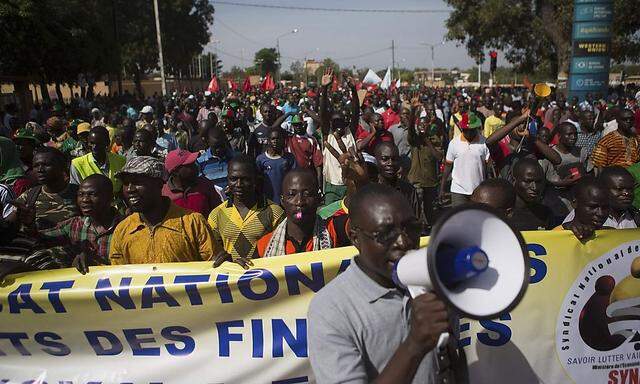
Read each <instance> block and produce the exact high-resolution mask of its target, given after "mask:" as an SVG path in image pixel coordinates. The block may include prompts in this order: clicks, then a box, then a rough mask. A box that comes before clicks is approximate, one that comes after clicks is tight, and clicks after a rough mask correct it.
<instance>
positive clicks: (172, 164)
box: [164, 149, 200, 173]
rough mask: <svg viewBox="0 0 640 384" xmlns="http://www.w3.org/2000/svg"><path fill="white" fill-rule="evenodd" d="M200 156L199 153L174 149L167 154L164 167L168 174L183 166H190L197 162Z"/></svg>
mask: <svg viewBox="0 0 640 384" xmlns="http://www.w3.org/2000/svg"><path fill="white" fill-rule="evenodd" d="M198 156H200V154H199V153H198V152H189V151H185V150H184V149H174V150H173V151H171V152H169V153H168V154H167V157H166V158H165V159H164V167H165V169H166V170H167V172H168V173H171V172H173V171H174V170H175V169H176V168H178V167H179V166H181V165H189V164H193V163H195V162H196V159H197V158H198Z"/></svg>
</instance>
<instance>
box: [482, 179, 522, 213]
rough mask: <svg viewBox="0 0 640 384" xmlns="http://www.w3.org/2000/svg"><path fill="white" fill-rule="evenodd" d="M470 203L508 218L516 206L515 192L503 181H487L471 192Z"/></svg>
mask: <svg viewBox="0 0 640 384" xmlns="http://www.w3.org/2000/svg"><path fill="white" fill-rule="evenodd" d="M471 201H473V202H474V203H479V204H484V205H488V206H490V207H492V208H494V209H496V210H498V211H500V212H502V213H503V214H504V215H505V216H507V217H508V216H510V215H511V213H512V211H513V207H514V206H515V204H516V191H515V189H514V187H513V185H511V183H509V182H508V181H507V180H505V179H487V180H485V181H483V182H482V183H480V185H478V186H477V187H476V189H475V190H474V191H473V194H472V195H471Z"/></svg>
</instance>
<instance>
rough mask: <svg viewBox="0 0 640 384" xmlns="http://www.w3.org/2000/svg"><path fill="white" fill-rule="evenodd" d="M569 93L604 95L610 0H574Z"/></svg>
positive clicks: (609, 26)
mask: <svg viewBox="0 0 640 384" xmlns="http://www.w3.org/2000/svg"><path fill="white" fill-rule="evenodd" d="M573 7H574V8H573V33H572V34H571V36H572V42H571V43H572V44H571V66H570V68H569V83H568V85H569V97H578V98H580V99H582V98H584V96H585V95H586V94H587V93H589V92H590V93H600V94H601V95H603V96H604V95H605V94H606V92H607V88H608V85H609V63H610V55H611V21H612V19H613V4H612V1H611V0H608V1H597V0H574V3H573Z"/></svg>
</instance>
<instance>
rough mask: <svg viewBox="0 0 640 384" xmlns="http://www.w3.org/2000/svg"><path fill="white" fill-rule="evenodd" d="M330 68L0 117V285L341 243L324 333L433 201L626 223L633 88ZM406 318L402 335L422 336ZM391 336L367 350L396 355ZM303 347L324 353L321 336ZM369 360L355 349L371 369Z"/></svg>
mask: <svg viewBox="0 0 640 384" xmlns="http://www.w3.org/2000/svg"><path fill="white" fill-rule="evenodd" d="M336 77H337V75H336V74H334V73H333V72H332V71H331V70H328V71H326V72H325V73H324V75H323V76H322V78H321V81H320V83H319V84H318V85H317V86H315V85H312V86H307V87H305V88H297V87H278V88H277V89H275V90H273V91H265V90H261V89H259V88H255V89H252V90H251V91H250V92H239V91H236V90H228V91H223V92H218V93H215V94H212V93H210V92H208V91H182V92H178V91H173V92H172V93H170V94H169V95H167V96H166V97H161V96H158V95H154V96H152V97H148V98H146V99H145V98H141V97H136V96H133V95H130V94H128V93H125V94H123V95H117V96H111V97H106V96H97V97H95V98H93V99H92V100H85V99H84V98H82V97H80V96H78V95H76V96H75V97H74V98H72V99H71V100H68V101H66V102H63V101H61V100H59V101H57V102H55V103H54V104H52V105H46V104H43V105H36V106H34V108H33V109H32V110H31V111H29V112H28V113H23V114H20V113H19V111H18V109H17V108H16V106H15V105H8V106H6V107H5V108H4V111H3V116H2V119H0V134H1V135H0V208H1V212H2V215H1V219H0V231H1V233H2V235H1V236H0V267H1V268H0V274H1V275H2V276H4V275H6V274H8V273H14V272H19V271H30V270H45V269H54V268H66V267H75V268H77V269H78V270H79V271H80V272H82V273H90V271H89V268H90V266H94V265H109V264H111V265H115V264H136V263H165V262H185V261H205V260H209V261H211V262H213V266H214V267H218V266H219V265H221V264H222V263H224V262H226V261H231V262H235V263H238V264H240V265H242V266H243V267H245V268H249V267H251V266H252V265H253V263H252V259H256V258H260V257H274V256H282V255H288V254H294V253H303V252H308V251H314V250H322V249H330V248H336V247H342V246H347V245H355V246H356V248H357V249H358V252H359V256H358V258H357V259H356V266H354V267H353V268H352V269H350V270H348V273H345V274H343V275H344V277H341V278H340V279H336V283H335V284H334V285H333V291H335V289H340V292H341V293H344V294H347V295H346V296H345V295H344V294H341V293H340V292H339V293H338V294H336V295H334V296H329V295H330V292H333V291H332V290H327V291H324V290H323V292H324V294H322V295H319V296H318V299H317V303H316V304H317V305H312V307H311V312H310V318H312V319H314V320H313V321H315V323H316V324H323V327H328V328H332V327H337V326H339V325H340V324H337V323H336V322H335V318H334V317H331V316H328V315H327V313H328V312H326V308H327V307H331V308H334V310H335V311H340V308H341V307H340V306H341V305H345V303H347V302H349V301H350V300H351V304H349V305H355V306H363V305H362V303H360V304H358V303H357V302H356V301H357V300H358V299H356V298H355V297H352V296H353V295H355V293H354V292H356V290H352V289H350V288H357V289H360V290H366V291H367V292H368V293H367V295H366V296H367V300H369V301H368V303H373V301H375V300H377V299H378V298H380V297H382V296H384V295H385V294H386V293H387V292H388V291H389V289H390V288H391V287H393V283H392V281H391V277H390V276H391V269H390V268H391V264H392V263H391V262H392V261H394V260H397V259H398V258H399V257H401V256H402V254H403V253H404V252H406V250H408V249H411V248H414V247H416V246H417V242H418V238H419V237H420V236H421V235H428V234H429V233H430V230H431V227H432V225H433V224H434V221H435V220H436V219H437V217H438V215H439V214H441V213H442V212H443V211H444V210H446V209H448V208H449V207H455V206H460V205H464V204H470V203H476V204H485V205H488V206H490V207H492V208H493V209H494V210H496V211H497V212H500V213H501V214H503V216H504V217H505V219H506V220H507V221H508V222H510V223H511V224H512V225H513V227H514V228H515V229H517V230H520V231H527V230H552V229H558V230H561V229H566V230H570V231H572V232H573V233H574V234H575V236H576V237H577V238H579V239H580V240H582V241H588V240H589V239H590V238H592V237H593V236H594V232H595V231H596V230H599V229H603V228H615V229H622V228H636V227H637V226H638V224H640V214H639V211H638V208H640V187H639V185H640V149H639V148H638V132H640V106H639V105H638V103H640V92H637V93H636V91H637V89H635V87H633V86H630V87H626V88H624V87H620V88H616V89H612V90H611V91H610V92H609V94H608V95H587V97H586V99H585V100H583V101H581V102H579V101H578V100H577V99H576V98H572V99H567V98H566V97H565V96H564V95H563V93H562V92H557V93H556V92H554V93H552V95H551V96H550V97H548V98H546V99H543V100H540V99H536V97H535V95H533V93H532V91H531V90H530V89H526V88H518V87H493V88H483V89H469V88H454V87H446V88H430V87H423V86H408V87H401V88H398V89H391V90H382V89H379V88H376V87H369V88H367V87H365V86H364V85H362V84H360V83H358V82H357V81H356V80H354V79H353V78H352V77H350V76H349V75H348V74H341V75H340V76H339V77H341V85H340V84H339V83H338V81H336ZM20 116H27V117H28V118H27V119H26V121H25V119H21V117H20ZM350 268H351V267H350ZM350 292H351V293H350ZM425 296H427V297H424V298H421V299H420V300H418V301H416V303H417V304H415V305H418V306H419V307H420V308H421V310H422V311H427V312H428V315H425V316H426V318H428V321H429V322H430V324H437V325H438V327H439V328H438V327H436V328H438V329H440V328H441V327H442V326H443V321H444V320H443V319H442V318H441V317H442V316H444V317H445V318H446V312H445V313H444V315H443V311H444V309H443V308H444V307H442V306H441V304H442V303H441V302H440V301H439V300H438V299H437V298H435V296H433V295H425ZM338 297H339V298H338ZM336 300H337V301H339V302H336ZM390 300H391V299H390ZM402 300H403V299H402V295H400V296H398V297H395V296H394V297H393V299H392V300H391V301H389V302H386V303H382V304H380V308H378V309H376V312H375V313H378V314H379V313H380V312H379V311H382V312H385V313H386V312H389V311H393V310H394V308H395V307H394V305H397V306H398V308H403V307H402V305H403V301H402ZM389 303H391V304H389ZM389 305H391V306H389ZM364 307H366V306H363V309H362V310H363V312H362V313H368V312H367V309H366V308H364ZM370 308H371V307H370ZM398 308H395V309H398ZM372 313H374V312H372ZM399 313H404V312H403V311H402V310H400V309H399V310H398V311H396V312H394V314H393V315H390V316H391V317H390V319H393V318H395V317H394V316H399V315H398V314H399ZM336 316H337V314H336ZM349 316H350V315H349V314H346V315H345V316H344V318H345V319H348V317H349ZM354 321H355V320H354ZM389 321H392V320H389ZM420 321H427V320H424V319H422V320H421V319H417V320H416V319H413V320H412V328H411V329H412V331H411V332H414V333H416V335H414V336H415V337H414V338H416V339H419V340H422V341H423V342H424V343H423V344H424V345H432V344H434V342H435V341H433V340H431V339H432V337H431V336H433V335H431V333H433V332H435V331H433V329H434V328H433V327H432V331H433V332H431V333H429V332H426V331H424V329H423V330H422V331H420V329H421V328H420V324H419V322H420ZM414 323H415V324H414ZM445 323H446V322H445ZM320 328H322V327H320ZM317 329H318V328H317V327H316V330H317ZM405 331H407V330H406V329H405V330H404V331H402V332H401V331H400V330H399V331H398V333H395V334H392V335H389V338H393V340H391V339H389V340H387V339H384V338H379V339H377V341H376V340H372V341H371V342H372V343H374V344H375V343H378V344H380V347H381V348H383V347H384V344H387V343H390V345H397V344H398V341H402V339H403V338H405V337H407V332H408V331H407V332H405ZM420 332H422V333H420ZM334 336H335V335H334ZM314 338H315V339H314ZM311 339H312V340H315V344H314V345H316V346H317V348H328V346H327V345H326V343H334V347H335V345H336V344H335V343H337V345H343V344H344V343H343V344H340V340H334V339H332V338H326V337H324V334H323V333H322V332H321V333H317V332H312V333H311ZM396 339H397V340H396ZM402 345H403V346H404V347H402V348H405V349H406V348H413V347H415V345H411V346H407V345H404V344H402ZM343 346H344V345H343ZM348 349H349V347H345V349H344V350H342V351H339V352H340V353H332V354H324V355H323V354H316V355H312V356H311V357H312V363H313V364H314V369H316V374H317V375H319V377H322V378H323V380H322V381H327V382H330V381H334V380H333V378H335V376H333V375H342V374H344V370H341V369H337V370H336V367H345V369H347V368H349V366H350V364H356V363H355V362H354V361H352V360H354V359H357V357H355V356H353V354H352V353H350V351H349V350H348ZM383 350H384V348H383ZM429 350H430V349H428V348H427V349H425V348H423V347H420V349H419V351H418V352H419V353H418V352H416V350H413V352H416V353H417V355H420V354H422V356H423V357H424V355H425V354H426V353H428V351H429ZM351 352H352V351H351ZM392 352H393V351H392ZM405 352H406V351H405ZM376 353H377V352H376ZM407 353H408V352H407ZM383 355H384V354H383ZM383 355H380V356H378V357H379V358H378V357H376V358H372V359H373V360H375V361H373V360H372V361H373V363H374V366H376V367H378V368H379V369H381V367H379V365H380V364H381V362H383V361H385V358H384V356H387V355H384V356H383ZM394 356H395V355H394ZM412 356H413V355H412ZM387 357H388V356H387ZM405 357H406V356H405ZM376 359H377V360H376ZM378 360H379V361H378ZM387 360H388V359H387ZM418 362H419V361H418ZM409 363H410V361H409V360H406V359H405V360H402V358H400V360H399V362H397V364H399V365H397V366H394V367H393V368H398V367H402V366H403V365H402V364H409ZM360 368H362V370H363V372H364V373H363V372H360V373H362V374H363V375H369V374H371V372H369V369H370V368H371V367H368V368H366V369H365V368H363V367H360ZM405 368H406V367H405ZM414 368H416V367H414ZM356 371H358V370H356ZM356 371H354V372H356ZM365 371H366V372H365ZM318 372H320V373H318ZM358 372H359V371H358ZM418 372H419V373H420V372H421V371H418ZM378 373H380V374H381V373H382V372H378ZM415 373H416V372H415V369H414V372H413V374H415ZM367 377H370V376H367ZM412 377H413V376H412Z"/></svg>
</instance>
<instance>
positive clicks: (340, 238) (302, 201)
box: [257, 168, 349, 257]
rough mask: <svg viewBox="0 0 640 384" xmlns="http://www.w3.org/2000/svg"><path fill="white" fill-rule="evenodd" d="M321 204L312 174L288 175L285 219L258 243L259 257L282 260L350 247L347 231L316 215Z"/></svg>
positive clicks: (299, 171) (284, 183)
mask: <svg viewBox="0 0 640 384" xmlns="http://www.w3.org/2000/svg"><path fill="white" fill-rule="evenodd" d="M321 202H322V194H321V193H320V187H319V186H318V181H317V178H316V177H315V175H314V173H313V172H312V171H311V170H309V169H304V168H296V169H293V170H291V171H289V173H287V175H286V176H285V178H284V180H283V181H282V196H281V204H282V207H283V208H284V212H285V215H286V218H285V219H284V220H283V221H282V222H281V223H280V224H279V225H278V226H277V227H276V228H275V229H274V230H273V231H272V232H270V233H267V234H266V235H264V236H263V237H262V238H261V239H260V240H258V244H257V248H258V255H259V256H260V257H273V256H283V255H290V254H294V253H302V252H311V251H319V250H323V249H330V248H336V247H341V246H345V245H348V244H349V240H348V238H347V235H346V230H345V228H336V223H335V222H334V220H333V219H328V220H323V219H322V218H321V217H320V216H318V215H317V214H316V210H317V209H318V206H320V204H321ZM338 227H339V225H338Z"/></svg>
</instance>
